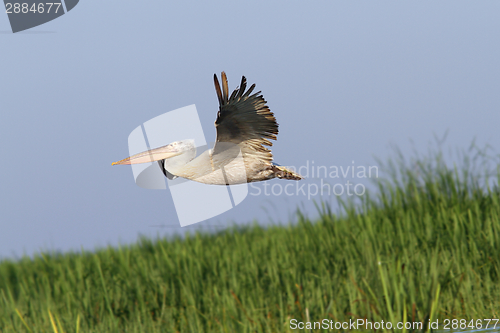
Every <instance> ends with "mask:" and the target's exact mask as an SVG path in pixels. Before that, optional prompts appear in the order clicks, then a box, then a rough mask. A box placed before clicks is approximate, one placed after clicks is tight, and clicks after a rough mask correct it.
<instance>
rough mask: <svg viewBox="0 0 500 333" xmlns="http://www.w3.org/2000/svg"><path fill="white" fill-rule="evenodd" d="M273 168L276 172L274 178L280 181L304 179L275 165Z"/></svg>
mask: <svg viewBox="0 0 500 333" xmlns="http://www.w3.org/2000/svg"><path fill="white" fill-rule="evenodd" d="M271 168H272V170H273V171H274V176H275V177H277V178H279V179H290V180H301V179H303V178H304V177H302V176H301V175H299V174H298V173H296V172H294V171H292V170H290V169H287V168H286V167H282V166H280V165H277V164H274V163H273V165H272V166H271Z"/></svg>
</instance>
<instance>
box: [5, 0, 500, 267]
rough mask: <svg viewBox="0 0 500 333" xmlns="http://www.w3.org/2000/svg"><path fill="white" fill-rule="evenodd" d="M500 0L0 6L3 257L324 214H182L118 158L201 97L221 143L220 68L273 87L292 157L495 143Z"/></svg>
mask: <svg viewBox="0 0 500 333" xmlns="http://www.w3.org/2000/svg"><path fill="white" fill-rule="evenodd" d="M499 12H500V3H499V2H497V1H482V2H467V1H439V2H430V1H419V2H417V1H413V2H408V1H384V2H361V1H314V2H311V1H307V2H306V1H300V2H299V1H293V2H290V1H278V2H273V3H269V2H264V1H260V2H240V3H238V2H229V1H225V2H210V3H198V2H193V1H182V2H160V1H157V2H148V3H143V2H138V1H134V2H133V1H104V2H103V1H92V0H82V1H80V3H79V4H78V5H77V6H76V7H75V8H74V9H73V10H72V11H71V12H69V13H68V14H66V15H63V16H62V17H60V18H58V19H56V20H54V21H51V22H49V23H47V24H44V25H41V26H39V27H35V28H33V29H31V30H28V31H26V32H24V33H17V34H12V33H9V31H10V26H9V22H8V18H7V15H5V14H4V15H3V16H2V15H0V32H1V33H0V45H1V48H0V50H1V53H0V54H1V56H0V59H1V63H0V68H1V70H0V74H1V75H0V77H1V80H0V107H1V112H0V135H1V154H0V159H1V162H2V169H1V170H2V173H1V177H0V179H1V186H0V202H1V206H0V216H1V218H0V256H1V257H10V256H20V255H22V254H28V255H31V254H33V253H35V252H37V251H40V250H63V251H64V250H69V249H76V250H78V249H80V248H82V247H83V248H85V249H93V248H95V247H96V246H105V245H107V244H114V245H116V244H118V243H130V242H133V241H135V240H136V239H137V236H138V235H139V234H144V235H150V236H156V235H160V236H162V235H166V234H171V233H182V232H184V231H185V230H190V231H193V229H195V228H202V229H203V228H206V229H211V230H213V229H217V228H219V229H220V228H221V227H224V226H228V225H231V224H232V223H238V224H243V223H248V222H251V221H253V220H254V219H258V220H259V221H260V222H261V223H269V222H279V221H281V222H287V221H288V220H289V219H290V217H291V216H293V212H294V210H295V209H296V207H297V206H301V207H303V208H304V209H305V211H306V212H307V213H308V214H310V215H311V216H314V214H315V210H314V204H313V201H312V200H308V198H307V197H305V196H303V195H294V196H286V195H281V196H273V195H270V196H265V195H249V196H248V197H247V199H245V201H243V202H242V203H241V204H240V205H239V206H237V207H236V208H234V209H232V210H230V211H228V212H226V213H224V214H222V215H220V216H218V217H216V218H213V219H210V220H208V221H206V222H202V223H201V224H199V225H197V226H195V227H190V228H187V229H186V228H183V229H181V228H180V227H179V226H178V220H177V215H176V213H175V208H174V205H173V203H172V197H171V195H170V193H169V191H168V190H167V191H159V190H157V191H155V190H145V189H141V188H139V187H137V186H136V185H135V183H134V181H133V177H132V172H131V170H130V168H128V167H111V162H113V161H116V160H119V159H122V158H124V157H126V156H127V155H128V147H127V138H128V135H129V133H130V132H131V131H132V130H133V129H134V128H136V127H137V126H139V125H140V124H142V123H143V122H145V121H147V120H149V119H151V118H154V117H156V116H158V115H160V114H163V113H165V112H168V111H171V110H174V109H177V108H180V107H183V106H187V105H190V104H196V106H197V109H198V113H199V115H200V120H201V123H202V127H203V130H204V132H205V135H206V137H207V141H213V140H214V139H215V128H214V126H213V122H214V120H215V116H216V111H217V105H218V104H217V97H216V94H215V90H214V87H213V79H212V76H213V74H214V73H220V72H221V71H223V70H224V71H226V73H227V74H228V79H229V85H230V87H231V89H233V88H235V87H236V85H238V84H239V82H240V79H241V76H242V75H245V76H246V77H247V79H248V81H249V83H256V84H257V89H259V90H262V93H263V94H264V97H265V98H266V100H267V101H268V105H269V106H270V108H271V110H272V111H273V112H274V113H275V115H276V117H277V120H278V122H279V124H280V134H279V137H278V141H277V142H276V143H275V144H274V147H273V154H274V157H275V161H276V162H277V163H279V164H281V165H293V166H297V167H299V166H302V165H306V163H310V164H312V162H313V161H314V164H315V165H317V166H318V165H321V166H327V167H331V166H344V167H347V166H350V165H353V161H354V164H355V165H364V166H373V165H376V161H375V158H374V156H376V157H379V158H381V159H382V160H383V159H384V158H386V157H388V156H391V155H393V153H392V151H391V148H390V147H391V145H397V146H398V147H399V148H400V149H401V151H402V152H403V154H405V155H406V154H407V155H408V156H410V155H411V154H412V150H413V149H416V150H417V151H420V152H424V151H425V150H426V149H427V147H428V145H429V143H430V142H432V141H433V135H434V134H436V135H437V136H443V135H444V133H445V132H446V131H448V137H447V140H446V146H450V147H456V148H467V147H468V146H469V145H470V143H471V142H472V140H473V139H474V138H476V140H477V143H478V144H479V145H485V144H489V145H491V146H492V147H493V148H494V149H495V151H496V152H498V151H500V131H499V130H498V125H499V120H500V113H499V109H500V94H499V91H500V79H499V78H500V61H499V59H500V44H499V43H498V41H499V40H500V20H498V15H499ZM179 139H184V138H179ZM412 142H413V143H412ZM308 161H309V162H308ZM319 181H320V180H319V179H318V178H311V177H310V178H308V179H307V180H305V181H304V182H305V183H306V184H311V183H316V184H318V183H319ZM335 181H341V182H342V181H344V179H340V180H335ZM359 181H360V182H362V181H364V180H359ZM279 182H280V181H278V180H273V181H271V182H270V183H269V184H270V185H269V186H272V185H273V184H274V183H279ZM258 186H260V188H261V189H264V187H263V186H264V185H263V184H259V185H258ZM306 186H307V185H306ZM252 191H253V192H252ZM255 191H256V190H255V189H252V188H251V189H250V192H251V193H256V192H255ZM316 199H318V197H316Z"/></svg>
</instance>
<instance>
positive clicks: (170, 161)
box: [111, 140, 196, 167]
mask: <svg viewBox="0 0 500 333" xmlns="http://www.w3.org/2000/svg"><path fill="white" fill-rule="evenodd" d="M195 156H196V146H195V145H194V140H181V141H175V142H172V143H171V144H169V145H166V146H163V147H159V148H156V149H151V150H148V151H145V152H142V153H139V154H135V155H132V156H130V157H127V158H125V159H123V160H121V161H118V162H113V163H112V164H111V165H120V164H121V165H123V164H126V165H128V164H139V163H148V162H155V161H160V160H165V167H167V166H173V167H177V166H181V165H185V164H186V163H188V162H189V161H191V160H192V159H193V158H194V157H195Z"/></svg>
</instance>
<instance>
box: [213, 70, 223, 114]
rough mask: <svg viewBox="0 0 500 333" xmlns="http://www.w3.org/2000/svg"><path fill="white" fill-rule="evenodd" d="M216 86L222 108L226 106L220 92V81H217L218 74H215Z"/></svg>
mask: <svg viewBox="0 0 500 333" xmlns="http://www.w3.org/2000/svg"><path fill="white" fill-rule="evenodd" d="M223 73H224V72H223ZM214 85H215V91H216V92H217V98H218V99H219V106H222V105H224V103H223V100H222V92H221V90H220V84H219V80H218V79H217V74H214Z"/></svg>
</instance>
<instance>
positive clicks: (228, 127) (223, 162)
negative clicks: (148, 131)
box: [112, 72, 302, 185]
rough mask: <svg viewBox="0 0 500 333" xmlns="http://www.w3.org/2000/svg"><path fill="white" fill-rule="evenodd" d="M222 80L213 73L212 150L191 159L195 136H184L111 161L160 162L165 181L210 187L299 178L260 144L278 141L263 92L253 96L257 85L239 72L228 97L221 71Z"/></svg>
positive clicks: (272, 118) (122, 162)
mask: <svg viewBox="0 0 500 333" xmlns="http://www.w3.org/2000/svg"><path fill="white" fill-rule="evenodd" d="M221 78H222V91H221V87H220V84H219V80H218V79H217V75H215V74H214V84H215V91H216V92H217V97H218V99H219V112H217V119H216V120H215V128H216V130H217V138H216V143H215V145H214V148H213V149H209V150H207V151H205V152H204V153H203V154H201V155H200V156H198V157H196V158H195V156H196V147H195V144H194V140H182V141H176V142H173V143H171V144H169V145H166V146H163V147H159V148H156V149H151V150H148V151H145V152H142V153H139V154H135V155H133V156H130V157H127V158H125V159H123V160H121V161H118V162H114V163H112V165H115V164H136V163H147V162H153V161H158V164H159V165H160V168H161V170H162V172H163V174H164V175H165V176H166V177H167V178H169V179H173V178H176V177H182V178H187V179H190V180H194V181H197V182H200V183H205V184H213V185H233V184H242V183H250V182H258V181H264V180H269V179H273V178H280V179H292V180H301V179H302V176H301V175H299V174H297V173H295V172H294V171H292V170H290V169H288V168H286V167H283V166H280V165H278V164H275V163H273V162H272V160H273V155H272V154H271V150H269V149H268V148H266V147H264V146H272V143H271V142H270V141H269V139H272V140H276V136H277V135H278V123H277V122H276V118H275V117H274V114H273V113H272V112H271V110H269V107H268V106H267V105H266V101H265V100H264V97H263V96H262V94H261V92H260V91H259V92H257V93H254V94H252V91H253V90H254V88H255V84H252V86H251V87H250V88H249V89H248V90H246V87H247V80H246V78H245V77H244V76H243V77H242V79H241V84H240V86H239V87H237V88H236V89H235V90H234V91H233V93H232V94H231V96H229V94H228V92H229V91H228V85H227V77H226V73H224V72H222V75H221ZM245 90H246V91H245Z"/></svg>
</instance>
